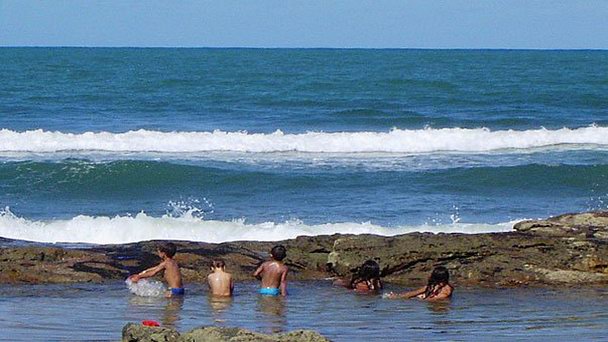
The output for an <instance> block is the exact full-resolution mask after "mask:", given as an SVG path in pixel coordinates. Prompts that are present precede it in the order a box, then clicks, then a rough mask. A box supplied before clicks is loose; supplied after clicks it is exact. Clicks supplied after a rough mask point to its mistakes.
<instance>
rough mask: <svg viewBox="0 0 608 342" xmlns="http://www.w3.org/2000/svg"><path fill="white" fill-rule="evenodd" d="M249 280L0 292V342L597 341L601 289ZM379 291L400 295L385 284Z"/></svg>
mask: <svg viewBox="0 0 608 342" xmlns="http://www.w3.org/2000/svg"><path fill="white" fill-rule="evenodd" d="M256 288H257V284H256V283H242V284H238V285H237V293H236V296H235V297H234V298H233V299H232V300H222V299H211V298H209V297H208V296H207V295H206V294H205V291H204V290H203V289H202V288H199V287H192V288H190V292H189V294H188V295H187V296H186V297H185V298H183V299H171V300H168V299H164V298H146V297H136V296H133V295H131V294H130V293H129V292H128V290H127V289H126V287H125V286H124V284H122V283H115V284H110V285H70V286H65V285H61V286H54V285H53V286H40V285H34V286H2V287H0V298H1V299H0V330H1V331H2V334H0V340H2V341H41V340H111V341H116V340H119V339H120V334H121V329H122V327H123V326H124V325H125V324H126V323H127V322H139V321H142V320H145V319H153V320H157V321H159V322H161V323H162V325H164V326H169V327H175V328H177V329H178V330H179V331H181V332H184V331H187V330H190V329H192V328H195V327H198V326H202V325H219V326H237V327H244V328H248V329H252V330H255V331H259V332H265V333H270V332H281V331H290V330H294V329H314V330H317V331H319V332H321V333H322V334H324V335H325V336H327V337H329V338H330V339H332V340H335V341H352V340H358V341H369V340H385V341H386V340H389V341H397V340H404V339H411V340H488V339H493V340H508V339H534V340H555V339H556V338H560V339H563V340H573V339H579V340H594V339H595V340H602V339H604V338H605V336H606V334H607V333H608V312H606V310H605V308H606V306H607V305H608V291H607V290H605V289H585V290H582V289H568V290H566V289H564V290H544V289H506V290H484V289H474V290H473V289H461V288H459V289H457V292H456V295H455V297H454V298H453V300H452V301H451V302H449V303H434V304H431V303H424V302H420V301H415V300H413V301H403V300H387V299H382V298H381V297H380V296H376V295H357V294H353V293H352V292H350V291H347V290H344V289H341V288H333V287H331V286H330V285H329V283H327V282H306V283H304V282H295V283H292V284H290V289H291V295H290V296H289V297H288V298H285V299H283V298H269V297H261V296H258V295H257V294H256V293H255V289H256ZM388 290H404V289H402V288H399V287H389V289H388Z"/></svg>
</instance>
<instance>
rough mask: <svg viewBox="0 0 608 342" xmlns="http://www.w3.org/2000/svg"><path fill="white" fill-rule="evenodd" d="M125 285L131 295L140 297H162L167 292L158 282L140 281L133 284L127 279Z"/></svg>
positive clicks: (150, 280)
mask: <svg viewBox="0 0 608 342" xmlns="http://www.w3.org/2000/svg"><path fill="white" fill-rule="evenodd" d="M125 284H127V288H128V289H129V291H130V292H131V293H132V294H134V295H136V296H140V297H163V296H164V295H165V292H166V291H167V289H166V288H165V285H164V284H163V283H162V282H160V281H158V280H152V279H141V280H140V281H138V282H136V283H135V282H133V281H132V280H131V279H128V278H127V280H125Z"/></svg>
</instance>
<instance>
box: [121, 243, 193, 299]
mask: <svg viewBox="0 0 608 342" xmlns="http://www.w3.org/2000/svg"><path fill="white" fill-rule="evenodd" d="M176 252H177V247H175V244H174V243H172V242H165V243H160V244H158V247H157V248H156V253H157V254H158V256H159V257H160V258H161V259H162V261H161V262H160V264H158V265H156V266H154V267H150V268H148V269H147V270H144V271H141V272H140V273H138V274H134V275H132V276H130V277H129V279H131V281H133V282H134V283H136V282H138V281H139V280H140V279H142V278H150V277H153V276H154V275H156V274H157V273H159V272H160V271H165V274H164V275H165V281H166V282H167V285H168V286H169V291H167V293H166V294H165V297H173V296H183V295H184V294H185V291H184V285H183V284H182V274H181V272H180V270H179V265H178V264H177V262H176V261H175V260H173V257H174V256H175V253H176Z"/></svg>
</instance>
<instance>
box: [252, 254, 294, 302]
mask: <svg viewBox="0 0 608 342" xmlns="http://www.w3.org/2000/svg"><path fill="white" fill-rule="evenodd" d="M270 256H271V258H272V260H270V261H266V262H264V263H262V264H261V265H260V267H258V269H257V270H256V271H255V272H254V273H253V276H254V277H256V278H258V279H260V280H261V283H262V284H261V285H262V286H261V289H260V293H261V294H263V295H272V296H278V295H279V294H280V295H282V296H286V295H287V272H289V268H288V267H287V266H286V265H285V264H284V263H283V259H284V258H285V256H286V250H285V247H283V246H281V245H278V246H274V247H273V248H272V250H271V251H270Z"/></svg>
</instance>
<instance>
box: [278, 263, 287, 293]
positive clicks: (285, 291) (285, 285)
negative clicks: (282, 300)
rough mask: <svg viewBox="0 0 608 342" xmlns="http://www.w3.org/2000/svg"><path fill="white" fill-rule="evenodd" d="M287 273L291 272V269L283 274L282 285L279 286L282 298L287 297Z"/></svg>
mask: <svg viewBox="0 0 608 342" xmlns="http://www.w3.org/2000/svg"><path fill="white" fill-rule="evenodd" d="M287 272H289V269H285V272H283V273H282V274H281V285H280V286H279V288H280V290H281V296H287Z"/></svg>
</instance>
